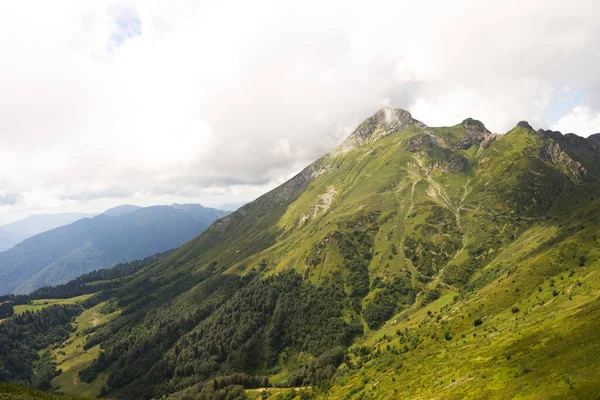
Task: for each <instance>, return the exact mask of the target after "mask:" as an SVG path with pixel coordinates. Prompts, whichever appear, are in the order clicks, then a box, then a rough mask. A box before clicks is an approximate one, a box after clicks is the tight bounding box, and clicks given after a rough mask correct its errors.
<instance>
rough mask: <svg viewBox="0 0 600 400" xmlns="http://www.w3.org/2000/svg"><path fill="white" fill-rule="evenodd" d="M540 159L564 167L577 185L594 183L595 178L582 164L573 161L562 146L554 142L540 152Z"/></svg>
mask: <svg viewBox="0 0 600 400" xmlns="http://www.w3.org/2000/svg"><path fill="white" fill-rule="evenodd" d="M540 158H541V159H542V160H545V161H548V162H550V163H552V164H555V165H558V166H562V167H563V168H565V169H566V170H567V171H568V172H569V173H570V174H571V175H572V176H573V177H574V179H575V181H576V182H577V183H586V182H594V181H595V179H594V177H592V176H590V175H589V174H588V171H587V170H586V169H585V167H584V166H583V165H581V163H579V162H578V161H575V160H573V159H572V158H571V157H569V155H568V154H567V153H565V152H564V151H563V150H562V149H561V147H560V145H559V144H558V143H557V142H555V141H553V142H551V143H549V144H548V145H547V146H546V147H544V148H542V150H541V151H540Z"/></svg>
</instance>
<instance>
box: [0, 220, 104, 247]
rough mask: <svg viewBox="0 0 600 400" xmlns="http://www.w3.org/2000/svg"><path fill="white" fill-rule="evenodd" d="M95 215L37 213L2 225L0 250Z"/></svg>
mask: <svg viewBox="0 0 600 400" xmlns="http://www.w3.org/2000/svg"><path fill="white" fill-rule="evenodd" d="M93 216H94V214H82V213H60V214H37V215H30V216H29V217H26V218H23V219H21V220H18V221H15V222H12V223H10V224H7V225H4V226H0V251H4V250H8V249H10V248H11V247H13V246H14V245H16V244H17V243H21V242H22V241H23V240H25V239H27V238H29V237H31V236H34V235H37V234H38V233H42V232H45V231H49V230H50V229H54V228H58V227H59V226H63V225H68V224H70V223H72V222H75V221H77V220H78V219H82V218H88V217H93Z"/></svg>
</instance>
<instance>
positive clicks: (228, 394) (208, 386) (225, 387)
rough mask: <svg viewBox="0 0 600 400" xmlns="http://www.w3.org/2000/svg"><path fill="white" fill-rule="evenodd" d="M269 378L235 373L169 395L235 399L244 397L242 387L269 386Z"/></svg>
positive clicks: (184, 399) (183, 399)
mask: <svg viewBox="0 0 600 400" xmlns="http://www.w3.org/2000/svg"><path fill="white" fill-rule="evenodd" d="M269 386H270V385H269V379H268V378H266V377H260V376H256V377H255V376H249V375H247V374H243V373H237V374H233V375H229V376H223V377H217V378H214V379H211V380H208V381H205V382H201V383H198V384H196V385H194V386H191V387H189V388H187V389H185V390H183V391H181V392H178V393H175V394H173V395H171V396H169V399H170V400H197V399H206V400H220V399H223V400H237V399H245V398H246V397H247V396H246V393H245V391H244V389H255V388H261V387H265V388H266V387H269Z"/></svg>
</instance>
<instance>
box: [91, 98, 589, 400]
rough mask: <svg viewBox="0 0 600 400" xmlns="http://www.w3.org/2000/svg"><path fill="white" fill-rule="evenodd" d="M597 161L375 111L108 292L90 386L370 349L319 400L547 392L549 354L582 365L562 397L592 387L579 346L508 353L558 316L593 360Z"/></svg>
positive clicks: (517, 134) (294, 371)
mask: <svg viewBox="0 0 600 400" xmlns="http://www.w3.org/2000/svg"><path fill="white" fill-rule="evenodd" d="M594 154H600V153H599V149H598V146H597V143H596V140H595V139H592V140H589V139H588V140H585V139H580V138H579V139H577V140H573V139H571V138H568V137H563V136H562V135H559V134H557V133H554V132H544V131H534V130H533V129H531V127H530V126H529V125H528V124H527V123H519V124H518V125H517V126H516V127H515V128H514V129H512V130H511V131H510V132H508V133H507V134H505V135H494V134H492V133H490V132H489V131H488V130H487V129H486V128H485V126H484V125H483V124H482V123H481V122H479V121H476V120H473V119H467V120H465V121H463V122H461V123H460V124H457V125H455V126H450V127H438V128H432V127H428V126H426V125H425V124H423V123H422V122H420V121H416V120H414V119H413V118H412V117H411V116H410V114H408V113H407V112H405V111H403V110H394V109H383V110H381V111H379V112H378V113H377V114H375V115H374V116H373V117H371V118H369V119H368V120H366V121H365V122H364V123H363V124H361V125H360V126H359V127H358V128H357V130H356V131H355V132H354V133H353V134H352V135H351V136H350V137H349V138H348V139H347V140H346V141H345V142H344V143H343V144H342V145H341V146H340V147H339V148H337V149H335V150H334V151H332V152H331V153H330V154H328V155H326V156H324V157H322V158H321V159H320V160H318V161H316V162H315V163H313V164H312V165H310V166H309V167H307V168H306V169H304V170H303V171H302V172H301V173H300V174H298V175H297V176H295V177H294V178H292V179H291V180H290V181H288V182H286V183H285V184H283V185H282V186H280V187H278V188H276V189H274V190H273V191H271V192H269V193H267V194H266V195H264V196H262V197H260V198H259V199H257V200H256V201H254V202H252V203H250V204H248V205H246V206H244V207H242V208H241V209H239V210H238V211H237V212H234V213H232V214H231V215H229V216H227V217H225V218H222V219H221V220H219V221H217V222H216V223H214V224H213V225H212V226H211V227H210V228H209V229H208V230H207V231H205V232H204V233H203V234H202V235H200V236H199V237H197V238H195V239H194V240H192V241H190V242H189V243H187V244H186V245H184V246H183V247H181V248H180V249H178V250H176V251H174V252H173V253H172V254H170V255H169V256H167V257H165V258H163V259H162V260H161V261H160V262H158V263H156V264H153V265H151V266H149V267H147V268H145V269H144V270H142V271H140V273H138V274H137V275H136V276H135V278H134V279H132V280H131V282H129V283H128V284H127V285H124V286H123V287H122V288H118V289H115V290H114V291H113V292H112V293H111V294H110V296H111V300H109V301H110V302H112V303H114V304H115V305H116V306H118V308H119V309H123V312H122V313H121V315H120V316H118V317H115V318H114V320H112V321H110V322H108V323H107V324H106V326H105V327H102V328H101V329H99V330H98V331H97V332H96V333H94V335H92V336H91V339H90V340H91V342H90V344H89V346H96V345H97V344H99V343H100V344H101V349H102V352H101V353H100V356H99V358H98V359H97V360H96V361H94V362H93V363H92V364H91V365H90V367H89V368H88V370H87V371H86V376H89V377H90V379H93V378H94V377H95V376H97V374H105V373H108V374H109V378H108V379H107V391H108V393H109V394H111V395H115V396H117V397H124V398H134V397H135V396H136V395H137V396H142V397H153V396H157V395H162V394H168V393H172V392H176V391H180V390H183V389H186V388H188V387H190V386H193V385H195V384H201V383H202V382H204V381H207V380H209V379H212V378H214V377H218V376H229V375H230V374H234V373H238V372H243V373H245V374H248V375H249V376H270V377H271V378H272V380H273V382H275V381H277V382H280V383H282V384H286V383H287V384H290V385H298V384H306V385H308V384H314V383H315V382H316V381H315V380H314V379H317V378H314V377H310V378H309V377H304V375H302V374H305V373H307V372H306V371H307V369H306V368H304V369H303V365H304V363H306V362H307V360H310V359H311V358H312V357H317V356H319V355H321V354H324V353H326V352H327V351H330V350H331V349H332V348H335V347H336V346H339V347H340V348H342V349H345V348H348V347H350V348H351V349H355V348H357V347H356V346H362V345H364V346H365V348H366V349H367V351H366V352H365V351H364V350H360V351H357V352H355V353H356V354H357V355H356V356H351V357H350V359H347V360H346V361H345V362H343V363H342V364H341V366H340V367H339V368H338V369H337V373H335V371H336V367H337V366H338V365H339V363H337V362H334V363H333V364H332V365H335V367H331V366H328V367H327V371H329V372H328V373H326V374H325V375H323V376H325V377H326V378H327V379H330V378H331V382H332V383H333V385H334V388H335V390H333V389H332V390H329V391H327V390H326V387H323V388H321V389H319V390H320V391H318V392H317V394H318V395H323V396H331V397H340V398H343V397H345V396H346V395H351V396H352V395H358V393H359V392H361V391H364V392H365V393H370V394H373V395H374V396H375V397H377V396H379V397H382V398H384V397H386V396H389V393H390V392H389V390H392V389H397V390H399V391H405V392H406V393H405V395H403V396H400V398H402V397H406V398H413V397H417V398H418V397H419V396H426V397H428V396H441V397H443V398H445V397H447V395H448V393H456V397H457V398H461V396H462V397H464V396H467V395H468V396H471V397H479V398H485V397H486V396H488V394H490V396H492V395H493V396H497V397H498V398H504V397H503V396H506V395H510V394H511V393H513V394H514V393H518V392H519V390H524V389H523V387H522V386H519V385H521V384H522V383H523V382H524V383H523V385H525V386H526V387H527V390H529V392H527V391H526V392H524V393H532V394H535V395H536V396H538V397H539V398H544V393H546V392H545V390H546V389H545V388H543V387H542V386H541V385H539V384H537V383H536V382H538V381H536V380H540V379H541V380H542V381H540V382H543V380H544V379H551V377H554V375H555V373H554V372H552V371H554V369H553V366H552V363H551V362H550V361H548V357H554V356H556V357H558V358H557V359H560V360H562V361H561V362H566V363H571V364H573V366H574V368H573V371H580V372H577V373H574V375H573V376H572V377H567V378H568V380H569V382H573V381H578V380H579V382H580V383H581V386H580V387H579V389H577V385H576V384H575V383H573V385H572V386H573V387H574V388H575V389H571V388H570V386H571V384H568V385H566V386H564V385H563V386H564V388H563V387H562V386H560V388H563V389H565V388H566V389H568V390H588V388H590V387H591V386H590V382H591V381H590V380H589V376H593V375H594V371H595V368H596V365H595V364H594V365H590V366H589V368H588V367H586V365H588V364H589V363H587V362H586V361H585V359H586V357H587V355H585V354H584V355H581V354H580V355H574V354H573V353H572V352H568V351H567V350H566V349H567V348H568V346H563V347H561V349H558V348H557V350H556V351H555V352H552V351H550V350H548V352H544V351H542V352H540V353H537V354H538V355H537V356H536V357H535V359H532V360H530V361H531V365H535V368H537V371H538V372H536V373H530V372H529V371H526V370H527V369H529V370H532V371H535V370H534V369H532V368H530V367H529V366H527V365H528V364H527V362H529V361H527V362H526V361H525V359H524V358H520V356H519V354H521V353H526V352H527V351H533V350H532V348H531V347H532V346H534V345H533V344H531V345H526V344H525V343H529V342H527V341H524V340H525V339H520V338H521V337H523V338H524V337H525V336H527V337H530V339H528V340H530V341H535V340H538V339H539V340H543V341H544V343H546V342H548V343H554V342H552V340H554V339H556V337H554V336H548V337H547V336H544V335H546V333H548V334H551V332H552V331H551V330H549V329H550V328H549V324H552V323H553V322H552V321H554V322H555V323H554V325H557V326H562V325H561V324H563V323H566V324H568V326H566V327H565V328H564V329H565V330H562V331H560V332H559V331H556V334H557V335H558V336H560V337H563V338H568V341H565V342H564V343H572V344H573V345H574V344H576V343H578V345H580V346H583V347H586V346H587V347H586V348H587V350H586V351H588V352H590V354H594V353H593V351H594V350H593V348H592V347H590V346H593V345H594V343H595V341H594V338H593V337H591V336H590V337H586V335H585V331H586V329H588V328H589V329H592V328H593V326H591V325H590V326H588V325H586V324H592V325H593V323H594V322H593V321H594V318H596V317H597V315H596V311H595V308H594V307H592V306H593V304H594V303H593V301H595V300H594V299H595V293H596V290H597V289H600V286H599V285H598V282H597V281H596V280H595V276H596V275H595V274H596V269H597V267H598V254H597V250H596V249H597V247H598V238H597V236H596V235H597V232H598V230H599V228H598V227H599V223H598V216H599V215H598V204H599V203H598V200H597V199H598V198H599V197H600V191H599V186H598V183H597V181H598V175H597V174H598V168H597V165H596V161H595V160H596V158H594V157H593V155H594ZM551 280H552V281H551ZM578 281H579V282H580V284H578V283H577V282H578ZM569 287H570V288H569ZM555 291H556V292H557V293H555ZM569 296H571V297H572V299H570V298H569ZM577 296H580V297H577ZM575 305H577V306H575ZM577 310H581V311H580V312H576V311H577ZM584 311H585V312H584ZM428 312H429V313H428ZM475 320H478V322H477V323H476V325H478V326H477V327H475V326H474V322H475ZM596 320H597V318H596ZM480 323H481V324H480ZM554 325H552V326H551V327H553V326H554ZM517 326H522V327H523V328H522V329H521V330H519V329H518V328H517ZM577 326H580V327H581V329H582V330H577ZM586 326H587V328H586ZM399 329H400V330H399ZM406 329H408V330H406ZM552 329H554V328H552ZM397 332H399V333H397ZM519 332H520V333H519ZM474 333H475V334H476V336H473V334H474ZM463 335H464V337H463ZM540 335H541V336H540ZM546 337H547V338H546ZM544 338H546V339H544ZM515 341H516V342H515ZM353 344H354V345H353ZM388 345H389V348H388ZM351 346H354V347H351ZM534 347H535V346H534ZM536 348H537V347H536ZM541 348H544V349H545V348H546V347H544V346H541V347H540V349H541ZM527 349H529V350H527ZM551 354H554V355H551ZM586 354H587V353H586ZM507 355H508V357H507ZM336 357H337V356H336ZM336 357H333V356H332V357H331V359H332V360H333V359H339V358H336ZM502 357H504V361H503V362H504V363H505V364H501V365H500V364H496V361H498V362H500V358H502ZM573 357H575V358H576V359H573ZM456 360H458V361H456ZM576 360H583V361H581V362H578V361H577V362H576ZM480 361H481V362H480ZM332 362H333V361H332ZM403 365H412V366H411V367H409V368H404V367H403ZM134 366H135V368H134ZM330 367H331V368H330ZM332 368H333V369H332ZM457 368H458V369H457ZM519 368H521V369H520V370H519ZM565 368H566V367H565ZM577 368H579V370H577ZM486 369H487V370H488V371H489V372H486V373H485V376H486V378H481V376H482V375H483V372H481V371H484V370H486ZM438 370H439V371H440V372H439V373H438V372H436V371H438ZM550 370H552V371H550ZM303 371H304V372H303ZM444 371H445V372H444ZM564 371H567V369H565V370H564ZM474 374H479V375H478V376H479V378H478V379H475V378H474ZM507 374H508V375H507ZM556 374H558V375H560V374H561V372H560V369H558V368H557V369H556ZM586 374H587V375H586ZM492 375H493V376H495V378H493V379H492V378H490V377H491V376H492ZM509 375H510V376H516V375H518V377H522V378H520V379H521V380H515V381H511V382H510V383H507V382H506V380H507V376H509ZM558 375H557V376H558ZM588 375H589V376H588ZM560 376H562V375H560ZM319 379H321V378H319ZM515 379H516V378H515ZM552 379H554V378H552ZM557 379H563V383H564V382H566V381H565V380H564V379H566V378H557ZM379 382H385V385H384V384H383V383H379ZM440 382H441V383H440ZM457 382H458V383H457ZM245 384H246V385H260V384H261V381H260V379H258V380H257V381H252V382H250V383H249V382H246V383H245ZM256 387H258V386H256ZM499 387H506V389H505V391H502V390H504V389H502V390H501V389H498V388H499ZM552 387H553V388H554V390H559V389H560V388H559V386H558V384H556V385H554V386H552ZM446 388H447V389H446ZM584 388H585V389H584ZM388 389H389V390H388ZM542 389H543V390H542ZM566 389H565V390H566ZM444 390H450V391H444ZM560 390H562V389H560ZM338 393H341V394H339V395H338ZM569 393H576V392H569ZM579 393H584V392H579Z"/></svg>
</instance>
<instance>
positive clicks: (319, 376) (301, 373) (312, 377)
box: [287, 347, 346, 387]
mask: <svg viewBox="0 0 600 400" xmlns="http://www.w3.org/2000/svg"><path fill="white" fill-rule="evenodd" d="M345 357H346V349H345V348H343V347H335V348H333V349H331V350H329V351H328V352H326V353H323V354H322V355H320V356H319V357H317V358H316V359H314V360H312V361H311V362H309V363H308V364H307V365H305V366H304V367H302V368H301V369H300V370H298V371H296V372H295V373H294V374H293V375H292V376H291V377H290V378H289V379H288V382H287V384H288V386H291V387H298V386H314V385H316V384H317V383H319V382H321V381H324V380H328V379H331V378H332V377H333V375H334V374H335V373H336V371H337V367H339V366H340V364H341V363H342V362H343V361H344V359H345Z"/></svg>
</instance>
